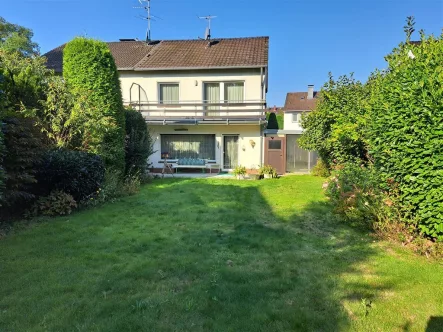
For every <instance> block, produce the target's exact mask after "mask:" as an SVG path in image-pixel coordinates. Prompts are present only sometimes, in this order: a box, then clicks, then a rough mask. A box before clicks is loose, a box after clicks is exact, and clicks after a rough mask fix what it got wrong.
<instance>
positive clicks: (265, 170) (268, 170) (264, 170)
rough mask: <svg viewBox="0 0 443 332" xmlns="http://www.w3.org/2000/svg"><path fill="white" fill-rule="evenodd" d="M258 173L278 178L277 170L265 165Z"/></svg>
mask: <svg viewBox="0 0 443 332" xmlns="http://www.w3.org/2000/svg"><path fill="white" fill-rule="evenodd" d="M258 173H259V174H260V175H264V174H266V175H270V176H271V177H272V178H276V177H277V176H278V174H277V170H276V169H275V168H274V167H272V166H271V165H263V166H261V167H260V168H259V170H258Z"/></svg>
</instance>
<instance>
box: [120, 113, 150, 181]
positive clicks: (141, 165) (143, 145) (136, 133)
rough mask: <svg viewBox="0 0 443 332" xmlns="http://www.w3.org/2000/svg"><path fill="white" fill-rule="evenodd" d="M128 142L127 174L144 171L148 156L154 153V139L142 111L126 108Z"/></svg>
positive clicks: (126, 156) (126, 145) (126, 148)
mask: <svg viewBox="0 0 443 332" xmlns="http://www.w3.org/2000/svg"><path fill="white" fill-rule="evenodd" d="M125 117H126V142H125V163H126V174H128V173H131V172H140V173H143V172H144V171H145V170H146V168H147V166H148V165H147V162H148V157H149V156H150V155H151V154H153V152H154V151H153V146H152V144H153V141H152V138H151V135H149V132H148V126H147V125H146V121H145V119H144V118H143V116H142V115H141V113H140V112H137V111H135V110H132V109H127V110H125Z"/></svg>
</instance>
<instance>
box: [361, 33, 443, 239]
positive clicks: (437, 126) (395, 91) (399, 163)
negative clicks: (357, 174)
mask: <svg viewBox="0 0 443 332" xmlns="http://www.w3.org/2000/svg"><path fill="white" fill-rule="evenodd" d="M386 59H387V61H388V64H389V67H388V70H386V71H385V72H383V73H379V74H378V75H377V76H376V78H375V79H374V88H373V92H372V98H371V101H370V106H371V121H370V122H369V126H370V128H369V129H370V130H369V137H370V147H371V151H370V153H371V155H372V156H373V158H374V161H375V165H376V166H377V168H378V169H379V171H380V172H381V173H382V175H383V176H384V178H385V179H386V180H387V181H389V182H392V183H393V185H394V186H395V190H396V191H398V195H399V201H400V204H401V208H402V210H403V212H404V215H405V217H406V219H407V220H411V221H412V222H415V223H417V224H418V227H419V229H420V230H421V231H422V232H423V233H425V234H426V235H428V236H431V237H440V238H443V35H441V36H440V37H439V38H435V37H432V36H430V37H425V36H424V34H423V33H422V38H421V43H419V44H417V43H409V42H406V43H402V44H400V46H399V47H398V48H396V49H395V50H394V51H393V52H392V53H391V54H390V55H389V56H387V58H386Z"/></svg>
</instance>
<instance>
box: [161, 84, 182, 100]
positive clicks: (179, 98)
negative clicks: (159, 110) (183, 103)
mask: <svg viewBox="0 0 443 332" xmlns="http://www.w3.org/2000/svg"><path fill="white" fill-rule="evenodd" d="M166 84H169V85H172V84H174V85H178V100H177V103H180V100H181V91H180V82H157V96H158V99H157V100H158V103H159V104H164V105H168V104H165V103H164V102H163V101H162V100H161V99H160V98H161V85H166Z"/></svg>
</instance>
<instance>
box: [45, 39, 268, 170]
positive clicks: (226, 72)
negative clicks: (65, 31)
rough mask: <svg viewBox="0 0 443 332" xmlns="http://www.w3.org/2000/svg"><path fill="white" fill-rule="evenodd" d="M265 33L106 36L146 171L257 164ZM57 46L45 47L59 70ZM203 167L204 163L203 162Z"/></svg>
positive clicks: (264, 76) (265, 72) (263, 99)
mask: <svg viewBox="0 0 443 332" xmlns="http://www.w3.org/2000/svg"><path fill="white" fill-rule="evenodd" d="M268 42H269V39H268V37H253V38H230V39H217V40H176V41H158V42H150V43H145V42H141V41H135V40H122V41H120V42H115V43H108V45H109V47H110V50H111V53H112V55H113V57H114V59H115V61H116V64H117V68H118V71H119V77H120V82H121V90H122V97H123V102H124V104H125V105H130V106H132V107H133V108H134V109H136V110H138V111H139V112H141V114H142V115H143V117H144V118H145V119H146V123H147V125H148V127H149V131H150V133H151V135H152V137H153V139H154V150H155V153H154V154H153V155H152V156H151V157H150V159H149V164H150V165H151V168H152V170H153V171H159V170H161V168H162V167H163V164H164V160H165V157H167V162H168V163H172V164H176V163H178V162H179V161H182V160H186V161H187V162H190V161H191V163H194V160H200V161H201V160H204V162H205V165H207V166H208V171H209V168H219V169H222V170H231V169H233V168H234V167H235V166H237V165H242V166H245V167H246V168H248V169H254V168H258V167H259V166H260V165H261V164H262V163H263V153H264V146H263V124H264V123H266V116H265V111H266V92H267V89H268ZM62 48H63V46H62V47H59V48H57V49H54V50H53V51H51V52H49V53H47V54H46V56H47V58H48V64H49V66H50V67H51V66H52V67H53V68H54V69H55V70H57V69H58V70H60V71H61V70H62V68H61V63H62V62H61V60H60V59H61V57H62ZM209 166H211V167H209Z"/></svg>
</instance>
